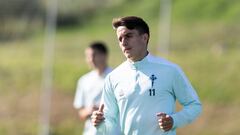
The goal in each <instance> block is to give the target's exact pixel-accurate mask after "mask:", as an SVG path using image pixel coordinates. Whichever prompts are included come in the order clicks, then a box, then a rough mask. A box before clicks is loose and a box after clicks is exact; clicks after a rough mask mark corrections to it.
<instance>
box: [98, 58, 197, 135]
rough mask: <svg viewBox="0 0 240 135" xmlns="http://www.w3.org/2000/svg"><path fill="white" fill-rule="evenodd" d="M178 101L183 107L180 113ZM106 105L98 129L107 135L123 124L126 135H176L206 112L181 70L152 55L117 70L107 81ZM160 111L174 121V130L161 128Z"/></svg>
mask: <svg viewBox="0 0 240 135" xmlns="http://www.w3.org/2000/svg"><path fill="white" fill-rule="evenodd" d="M176 100H178V101H179V103H180V104H181V105H182V106H183V108H182V110H180V111H179V112H176V111H175V108H176V107H175V102H176ZM102 103H104V105H105V106H104V117H105V120H104V121H103V122H102V123H101V124H100V125H99V126H98V127H97V128H98V132H101V133H103V134H105V135H110V134H109V132H110V131H111V129H113V127H114V126H115V125H116V123H119V122H120V127H121V132H122V134H124V135H175V134H176V128H178V127H182V126H184V125H186V124H188V123H190V122H192V121H193V120H194V119H195V118H196V117H197V116H198V115H199V114H200V112H201V109H202V108H201V103H200V101H199V98H198V96H197V94H196V91H195V90H194V89H193V87H192V85H191V84H190V82H189V80H188V79H187V77H186V76H185V75H184V73H183V71H182V70H181V69H180V67H179V66H177V65H176V64H173V63H171V62H169V61H167V60H165V59H163V58H158V57H154V56H152V55H151V54H148V55H147V56H146V57H144V58H143V59H142V60H141V61H137V62H130V61H129V60H127V61H125V62H124V63H122V64H121V65H120V66H118V67H117V68H116V69H115V70H113V71H112V72H111V73H110V74H109V75H108V76H107V77H106V79H105V84H104V89H103V95H102ZM159 112H164V113H167V114H168V115H170V116H171V117H172V118H173V121H174V125H173V128H172V129H171V130H170V131H168V132H163V131H162V130H161V129H160V128H159V124H158V117H157V115H156V114H157V113H159Z"/></svg>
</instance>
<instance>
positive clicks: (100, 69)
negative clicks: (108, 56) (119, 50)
mask: <svg viewBox="0 0 240 135" xmlns="http://www.w3.org/2000/svg"><path fill="white" fill-rule="evenodd" d="M106 68H107V65H104V66H101V67H98V68H96V71H97V73H98V74H99V75H102V74H103V73H104V71H105V70H106Z"/></svg>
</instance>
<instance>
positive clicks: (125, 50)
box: [123, 48, 131, 52]
mask: <svg viewBox="0 0 240 135" xmlns="http://www.w3.org/2000/svg"><path fill="white" fill-rule="evenodd" d="M130 50H131V48H124V50H123V51H124V52H129V51H130Z"/></svg>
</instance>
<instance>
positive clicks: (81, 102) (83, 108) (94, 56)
mask: <svg viewBox="0 0 240 135" xmlns="http://www.w3.org/2000/svg"><path fill="white" fill-rule="evenodd" d="M85 56H86V61H87V63H88V65H89V66H90V67H91V68H93V70H92V71H90V72H89V73H87V74H85V75H84V76H82V77H81V78H80V79H79V80H78V84H77V90H76V95H75V99H74V107H75V108H76V109H77V110H78V114H79V118H80V120H82V121H85V120H86V122H85V128H84V132H83V135H99V134H97V133H96V128H95V127H94V126H93V125H92V124H91V120H90V116H91V115H92V112H93V111H94V110H97V109H98V107H99V103H100V99H101V94H102V88H103V84H104V78H105V76H106V75H107V74H108V73H109V72H111V71H112V70H111V68H109V67H108V65H107V56H108V50H107V47H106V45H105V43H103V42H93V43H92V44H90V45H89V47H88V48H86V50H85Z"/></svg>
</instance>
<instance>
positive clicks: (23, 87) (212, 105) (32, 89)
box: [0, 0, 240, 135]
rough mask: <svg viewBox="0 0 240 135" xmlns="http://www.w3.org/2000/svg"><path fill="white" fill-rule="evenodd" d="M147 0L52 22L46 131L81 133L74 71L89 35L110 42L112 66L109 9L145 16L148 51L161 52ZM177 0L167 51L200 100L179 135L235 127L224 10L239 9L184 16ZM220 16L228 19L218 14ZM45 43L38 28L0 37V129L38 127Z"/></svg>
mask: <svg viewBox="0 0 240 135" xmlns="http://www.w3.org/2000/svg"><path fill="white" fill-rule="evenodd" d="M147 1H148V0H143V1H141V2H139V3H138V6H137V8H136V9H134V10H133V9H131V8H130V7H131V6H133V5H134V4H136V1H132V2H129V4H128V5H126V6H124V7H122V6H116V7H114V8H115V9H114V10H112V9H105V10H103V11H102V12H99V13H98V14H97V15H96V16H95V17H94V18H93V19H92V20H90V21H89V23H87V24H84V25H82V26H74V27H71V28H67V29H65V28H60V29H58V30H57V35H56V46H55V56H54V67H53V69H54V80H53V97H52V108H51V135H68V134H71V135H79V134H80V132H81V131H82V127H83V123H82V122H80V121H79V120H78V118H77V112H76V111H75V110H74V109H73V107H72V102H73V97H74V93H75V85H76V81H77V79H78V78H79V77H80V76H81V75H83V74H84V73H86V72H87V71H89V68H88V67H87V65H86V64H85V61H84V51H83V50H84V48H85V47H86V46H87V45H88V44H89V43H90V42H92V41H93V40H103V41H105V42H106V43H107V44H108V45H109V48H110V58H109V63H110V66H112V67H116V66H117V65H119V64H120V63H121V62H122V61H123V60H124V57H123V56H122V54H121V52H120V49H119V47H118V44H117V40H116V37H115V33H114V31H113V30H112V27H111V19H112V18H113V17H116V16H123V15H130V14H131V15H139V16H142V17H144V18H145V19H146V21H147V22H149V25H150V28H151V39H150V43H149V50H150V52H151V53H153V54H155V55H158V56H163V57H166V56H164V55H163V54H161V53H159V51H158V39H159V37H158V31H157V30H158V23H157V16H158V13H157V9H156V8H157V7H158V5H157V4H159V3H158V2H156V3H154V2H153V3H149V2H147ZM185 2H186V0H185ZM221 2H223V1H222V0H221ZM146 3H147V4H146ZM175 3H176V4H175V5H174V9H178V8H179V9H181V12H179V13H177V12H173V14H174V17H175V18H177V19H175V18H174V19H173V22H172V31H171V45H170V54H169V56H168V57H167V58H168V59H169V60H171V61H173V62H175V63H177V64H179V65H180V66H181V67H182V68H183V70H184V71H185V73H186V75H187V76H188V77H189V78H190V80H191V82H192V84H193V86H194V87H195V88H196V90H197V92H198V94H199V96H200V98H201V101H202V102H203V113H202V115H201V117H200V118H199V119H198V120H197V121H196V122H195V123H194V124H192V125H189V126H187V127H184V128H181V129H178V131H177V132H178V135H237V134H238V133H239V132H240V130H239V128H238V125H239V124H240V119H238V117H240V113H239V112H240V108H239V107H238V106H239V104H240V98H239V97H240V92H239V88H240V83H239V82H240V74H239V73H238V70H239V69H240V53H239V52H240V45H239V43H240V42H239V35H240V27H239V26H238V23H237V22H236V21H235V22H234V21H233V20H232V19H231V18H229V16H230V15H232V16H233V15H235V12H234V11H237V10H238V9H237V8H233V9H232V10H234V11H231V12H230V11H229V12H228V13H226V14H224V15H225V16H222V17H219V18H220V19H219V20H217V21H214V20H211V19H210V18H211V17H204V16H201V17H200V19H202V20H199V21H198V20H196V17H195V20H194V17H189V18H188V17H186V18H184V17H183V16H181V14H180V13H186V12H187V11H186V9H182V8H183V5H182V4H181V3H179V2H175ZM200 3H201V2H200ZM211 3H212V2H211ZM189 4H190V5H193V4H194V2H192V3H191V2H190V3H189ZM209 6H211V5H209ZM212 6H213V5H212ZM234 7H236V5H235V6H234ZM123 9H124V10H123ZM143 9H144V10H143ZM209 10H210V9H209ZM109 11H112V12H111V13H109ZM145 11H149V12H145ZM198 14H199V16H200V15H201V13H198ZM228 14H230V15H229V16H227V15H228ZM224 17H226V18H229V19H226V20H227V21H222V20H224V19H223V18H224ZM179 18H183V19H186V20H187V21H186V20H185V21H183V20H181V21H180V19H179ZM221 19H222V20H221ZM189 20H194V21H189ZM43 44H44V32H43V31H39V33H36V34H33V35H32V36H31V37H29V38H27V39H23V40H14V41H9V42H0V92H1V94H0V103H1V107H0V119H1V120H0V134H1V135H36V134H37V133H38V118H39V116H38V115H39V95H40V86H41V81H42V80H41V79H42V67H43V65H42V63H43Z"/></svg>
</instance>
